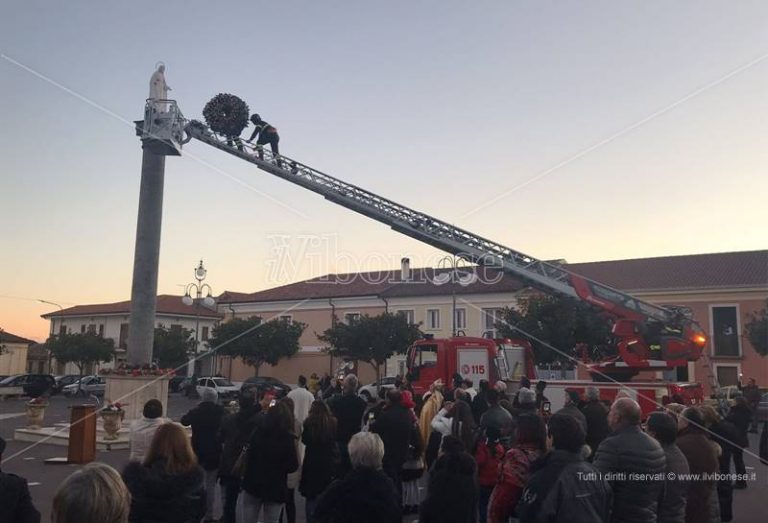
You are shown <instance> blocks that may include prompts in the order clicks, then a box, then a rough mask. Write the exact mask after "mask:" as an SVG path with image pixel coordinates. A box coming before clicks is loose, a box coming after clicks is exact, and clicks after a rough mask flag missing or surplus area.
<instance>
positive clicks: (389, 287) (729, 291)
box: [219, 250, 768, 393]
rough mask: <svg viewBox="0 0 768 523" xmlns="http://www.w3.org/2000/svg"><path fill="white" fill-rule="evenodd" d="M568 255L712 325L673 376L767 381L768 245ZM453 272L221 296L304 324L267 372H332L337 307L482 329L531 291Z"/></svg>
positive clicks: (439, 327)
mask: <svg viewBox="0 0 768 523" xmlns="http://www.w3.org/2000/svg"><path fill="white" fill-rule="evenodd" d="M562 263H563V265H564V266H565V267H566V268H567V269H568V270H570V271H573V272H575V273H578V274H581V275H583V276H586V277H587V278H590V279H592V280H595V281H599V282H601V283H604V284H607V285H610V286H612V287H615V288H617V289H620V290H622V291H626V292H629V293H630V294H633V295H635V296H637V297H638V298H640V299H643V300H646V301H649V302H653V303H657V304H660V305H678V306H684V307H688V308H690V310H691V312H692V314H693V317H694V319H695V320H697V321H698V322H699V323H700V324H701V326H702V327H703V328H704V330H705V331H706V332H707V333H708V336H709V342H708V344H707V347H706V348H705V350H706V351H707V355H708V356H709V357H708V358H702V359H700V360H698V361H696V362H691V363H690V364H689V365H688V367H687V368H683V369H678V370H676V371H674V372H671V373H670V372H668V373H666V375H665V377H666V378H668V379H675V380H680V381H691V382H695V381H698V382H701V383H702V384H704V386H705V392H706V393H709V392H710V390H711V389H710V378H709V375H710V374H712V375H713V376H715V377H716V378H717V380H718V381H719V383H720V385H723V386H724V385H735V384H736V383H737V382H738V380H739V379H740V377H741V376H742V375H743V377H744V380H745V381H746V379H747V378H750V377H754V378H755V379H756V381H757V383H758V385H759V386H761V387H763V388H765V387H768V358H766V357H763V356H760V355H759V354H758V353H757V352H756V351H755V350H754V348H753V347H752V346H751V345H750V343H749V340H747V339H746V337H745V336H744V325H745V324H746V322H747V321H748V320H747V318H748V315H749V314H750V313H756V312H757V311H759V310H760V309H761V308H763V307H765V306H766V299H768V250H766V251H750V252H734V253H715V254H701V255H688V256H666V257H659V258H643V259H633V260H618V261H605V262H593V263H574V264H567V263H565V262H562ZM451 272H452V270H449V271H446V270H445V269H439V270H438V269H429V268H427V269H410V268H409V267H407V266H405V265H404V266H403V267H401V269H400V270H399V271H382V272H375V273H360V274H339V275H326V276H322V277H319V278H315V279H311V280H306V281H302V282H298V283H291V284H288V285H283V286H279V287H275V288H272V289H267V290H264V291H260V292H255V293H250V294H248V293H237V292H225V293H224V294H223V295H222V296H221V297H220V298H219V312H221V313H222V314H224V315H225V317H226V318H231V317H250V316H254V315H255V316H260V317H261V318H262V319H263V320H270V319H273V318H281V317H282V318H284V319H288V320H292V321H300V322H302V323H305V324H307V328H306V330H305V331H304V335H303V336H302V338H301V340H300V343H301V346H302V349H301V351H300V353H299V354H298V355H297V356H295V357H294V358H292V359H289V360H283V361H282V362H280V363H279V364H278V365H277V366H275V367H270V366H264V367H262V369H261V374H263V375H268V376H274V377H276V378H278V379H281V380H283V381H285V382H287V383H295V382H296V377H297V376H298V375H299V374H305V375H309V374H311V373H312V372H316V373H317V374H318V375H322V374H323V373H329V374H331V375H333V373H334V372H335V371H336V369H337V368H338V366H339V364H340V362H339V361H335V360H334V358H331V357H330V356H329V355H327V354H325V353H324V352H323V350H322V349H323V347H322V344H321V343H320V342H319V340H318V339H317V334H318V333H322V332H323V331H324V330H325V329H327V328H329V327H330V326H331V325H332V322H333V318H334V317H335V318H337V319H338V321H349V320H350V319H353V318H355V317H356V316H358V315H362V314H368V315H376V314H380V313H382V312H385V311H388V312H393V313H397V312H399V313H402V314H404V315H406V316H407V317H408V318H409V320H411V321H412V322H414V323H418V324H420V328H421V329H422V331H424V332H425V333H427V334H432V335H434V336H435V337H448V336H450V335H451V334H453V333H454V332H458V333H463V334H465V335H467V336H481V335H483V334H484V333H486V332H488V331H493V329H494V324H495V323H496V321H497V319H498V317H499V312H500V311H501V310H502V309H503V308H504V307H514V306H515V305H516V304H517V300H518V298H520V297H521V296H522V294H523V293H525V291H526V289H525V286H524V285H523V284H522V283H521V282H519V281H518V280H516V279H515V278H513V277H511V276H508V275H503V274H499V273H493V272H486V273H483V274H478V275H477V276H478V278H477V280H476V281H472V282H471V283H469V284H466V285H462V284H461V283H459V282H460V281H462V278H461V277H459V278H455V279H451V280H449V281H448V282H447V283H443V284H439V283H440V281H441V280H445V277H440V276H439V275H440V274H446V273H451ZM465 272H466V271H465ZM465 283H466V282H465ZM225 321H226V319H225ZM564 352H567V353H569V354H570V353H571V350H570V348H567V349H564ZM222 360H223V361H222V363H221V365H220V369H221V370H222V372H224V373H225V375H228V376H230V377H231V378H232V379H233V380H242V379H245V378H247V377H249V376H252V375H253V372H254V371H253V369H252V368H250V367H247V366H246V365H244V364H242V362H239V361H233V360H232V359H230V358H223V359H222ZM403 371H404V357H403V356H395V357H393V358H392V359H391V360H390V361H389V362H388V363H387V368H386V369H385V372H386V374H387V375H395V374H402V373H403ZM358 372H359V374H360V377H361V379H362V380H363V381H364V382H367V381H372V380H373V377H374V376H375V373H374V372H373V369H372V368H370V366H369V365H361V366H360V367H359V368H358ZM655 377H661V375H660V374H659V375H657V376H655Z"/></svg>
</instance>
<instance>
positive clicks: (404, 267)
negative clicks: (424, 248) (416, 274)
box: [400, 258, 411, 281]
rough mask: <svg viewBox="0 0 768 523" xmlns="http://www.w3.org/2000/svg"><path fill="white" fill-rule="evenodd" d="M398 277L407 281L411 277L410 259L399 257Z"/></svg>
mask: <svg viewBox="0 0 768 523" xmlns="http://www.w3.org/2000/svg"><path fill="white" fill-rule="evenodd" d="M400 279H401V280H402V281H408V280H410V279H411V259H410V258H401V259H400Z"/></svg>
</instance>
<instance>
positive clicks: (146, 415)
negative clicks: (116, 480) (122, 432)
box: [128, 399, 168, 461]
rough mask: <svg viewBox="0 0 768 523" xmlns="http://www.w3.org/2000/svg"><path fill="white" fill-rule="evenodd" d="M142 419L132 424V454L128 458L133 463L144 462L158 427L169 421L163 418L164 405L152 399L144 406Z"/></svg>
mask: <svg viewBox="0 0 768 523" xmlns="http://www.w3.org/2000/svg"><path fill="white" fill-rule="evenodd" d="M142 415H143V416H142V417H141V419H137V420H134V421H133V422H132V423H131V435H130V437H129V439H130V445H131V453H130V455H129V457H128V459H130V460H131V461H144V456H145V455H146V453H147V450H149V446H150V444H151V443H152V438H153V437H154V436H155V431H157V427H159V426H160V425H162V424H163V423H168V420H167V419H166V418H164V417H163V404H162V403H160V400H156V399H151V400H149V401H147V402H146V403H145V404H144V411H143V412H142Z"/></svg>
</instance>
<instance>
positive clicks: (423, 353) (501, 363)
mask: <svg viewBox="0 0 768 523" xmlns="http://www.w3.org/2000/svg"><path fill="white" fill-rule="evenodd" d="M534 361H535V360H534V353H533V348H532V347H531V344H530V343H529V342H528V341H527V340H523V339H510V338H505V339H490V338H474V337H467V336H454V337H452V338H446V339H434V338H427V339H424V340H419V341H417V342H416V343H414V344H413V345H412V346H411V347H410V349H409V350H408V355H407V359H406V362H407V367H408V378H409V380H410V383H411V386H412V387H413V391H414V393H416V394H417V395H418V396H421V395H422V394H423V393H425V392H426V391H427V390H428V389H429V386H430V385H431V384H432V383H434V382H435V380H437V379H440V380H442V381H443V383H445V384H446V385H448V386H450V384H451V383H452V380H453V377H454V376H455V375H457V374H458V375H459V376H461V377H462V378H463V379H470V380H472V382H473V383H474V384H475V387H477V384H478V383H479V382H480V380H487V381H488V382H489V383H491V384H493V383H496V382H497V381H504V382H505V383H506V384H507V390H508V391H510V392H515V391H516V390H517V388H518V386H519V384H520V379H521V378H522V377H523V376H525V377H527V378H528V379H530V380H531V382H535V381H536V380H539V379H543V380H545V381H546V382H547V388H546V390H545V395H546V397H547V399H548V400H549V401H550V408H551V410H552V412H555V411H557V410H559V409H561V408H562V407H564V406H565V393H566V391H568V390H575V391H576V392H578V393H579V394H580V395H581V396H582V397H583V395H584V392H585V390H586V388H587V387H596V388H597V389H598V391H599V394H600V399H601V400H604V401H608V402H612V401H613V399H614V398H615V397H616V395H617V394H618V393H619V391H620V390H623V391H624V392H625V393H626V394H627V395H628V396H629V397H631V398H632V399H634V400H636V401H637V402H638V403H639V404H640V408H641V409H642V411H643V417H644V418H645V417H646V416H647V415H648V414H650V413H651V412H653V411H654V410H657V409H658V405H659V404H661V403H663V402H664V401H665V400H666V399H669V400H672V398H675V399H676V400H677V401H681V402H683V403H684V404H687V405H692V404H698V403H701V402H702V401H703V399H704V397H703V389H702V386H701V384H700V383H672V382H668V381H664V380H641V381H629V382H618V381H615V382H614V381H593V380H565V379H558V378H555V379H550V378H549V377H548V376H546V375H538V374H537V372H536V367H535V364H534Z"/></svg>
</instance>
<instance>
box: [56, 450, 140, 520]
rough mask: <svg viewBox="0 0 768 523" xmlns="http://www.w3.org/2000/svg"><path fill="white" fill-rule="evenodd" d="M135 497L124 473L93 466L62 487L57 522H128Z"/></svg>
mask: <svg viewBox="0 0 768 523" xmlns="http://www.w3.org/2000/svg"><path fill="white" fill-rule="evenodd" d="M130 508H131V494H130V493H129V492H128V489H127V488H126V486H125V483H123V480H122V479H121V478H120V474H118V472H117V471H116V470H115V469H113V468H112V467H110V466H109V465H107V464H105V463H89V464H88V465H86V466H85V467H83V468H82V469H80V470H78V471H77V472H75V473H74V474H72V475H70V476H69V477H68V478H67V479H65V480H64V482H63V483H62V484H61V485H59V489H58V490H57V491H56V495H55V496H54V497H53V510H52V511H51V521H52V522H53V523H127V522H128V513H129V511H130Z"/></svg>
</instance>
